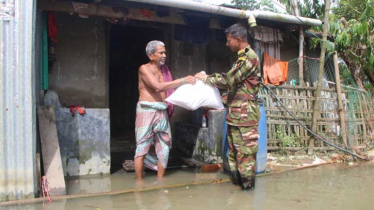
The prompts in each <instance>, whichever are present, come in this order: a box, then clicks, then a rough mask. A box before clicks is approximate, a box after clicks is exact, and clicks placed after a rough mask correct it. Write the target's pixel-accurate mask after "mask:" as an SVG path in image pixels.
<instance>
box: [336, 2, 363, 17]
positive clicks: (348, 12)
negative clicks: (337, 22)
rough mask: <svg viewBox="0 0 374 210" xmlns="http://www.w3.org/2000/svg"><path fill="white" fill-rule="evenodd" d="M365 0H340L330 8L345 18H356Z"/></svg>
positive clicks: (361, 10)
mask: <svg viewBox="0 0 374 210" xmlns="http://www.w3.org/2000/svg"><path fill="white" fill-rule="evenodd" d="M366 2H367V1H366V0H340V1H338V2H337V3H338V5H337V6H336V7H333V8H332V12H333V13H334V14H335V15H336V16H338V17H344V18H345V19H346V20H351V19H358V18H359V17H360V15H361V13H362V12H363V11H364V10H365V8H366Z"/></svg>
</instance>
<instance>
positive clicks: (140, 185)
mask: <svg viewBox="0 0 374 210" xmlns="http://www.w3.org/2000/svg"><path fill="white" fill-rule="evenodd" d="M145 185H146V183H145V182H144V181H143V179H136V182H135V187H137V188H141V187H144V186H145Z"/></svg>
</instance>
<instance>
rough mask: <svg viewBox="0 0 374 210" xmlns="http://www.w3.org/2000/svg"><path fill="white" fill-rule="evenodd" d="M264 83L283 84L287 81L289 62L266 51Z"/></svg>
mask: <svg viewBox="0 0 374 210" xmlns="http://www.w3.org/2000/svg"><path fill="white" fill-rule="evenodd" d="M263 71H264V75H263V77H264V85H267V84H273V85H281V84H283V83H284V82H286V81H287V74H288V62H284V61H281V60H278V59H274V58H272V57H270V56H269V55H268V54H266V53H264V68H263Z"/></svg>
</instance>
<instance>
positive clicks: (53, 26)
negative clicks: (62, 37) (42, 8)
mask: <svg viewBox="0 0 374 210" xmlns="http://www.w3.org/2000/svg"><path fill="white" fill-rule="evenodd" d="M48 37H49V39H50V40H51V41H52V42H54V43H57V42H58V31H57V22H56V16H55V14H54V13H53V12H48Z"/></svg>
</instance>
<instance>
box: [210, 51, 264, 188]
mask: <svg viewBox="0 0 374 210" xmlns="http://www.w3.org/2000/svg"><path fill="white" fill-rule="evenodd" d="M260 76H261V75H260V62H259V59H258V56H257V55H256V53H255V52H254V51H253V50H252V49H251V48H250V46H249V45H248V46H247V47H246V48H245V49H243V50H240V51H239V52H238V58H237V59H236V62H235V63H234V65H233V67H232V68H231V69H230V71H229V72H228V73H226V74H225V73H222V74H212V75H210V76H207V77H206V78H205V79H204V82H205V83H207V84H209V85H212V86H215V87H217V88H219V89H226V90H227V92H226V93H224V94H223V96H222V101H223V102H224V103H225V104H226V106H227V109H228V111H227V115H226V121H227V124H228V131H227V136H228V139H229V145H230V153H229V164H230V169H231V172H232V175H233V182H234V183H235V182H238V183H241V184H242V186H243V188H251V187H254V180H255V166H256V154H257V150H258V137H259V134H258V129H257V127H258V122H259V120H260V106H259V104H258V102H257V98H256V96H257V93H258V90H259V82H260Z"/></svg>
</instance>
